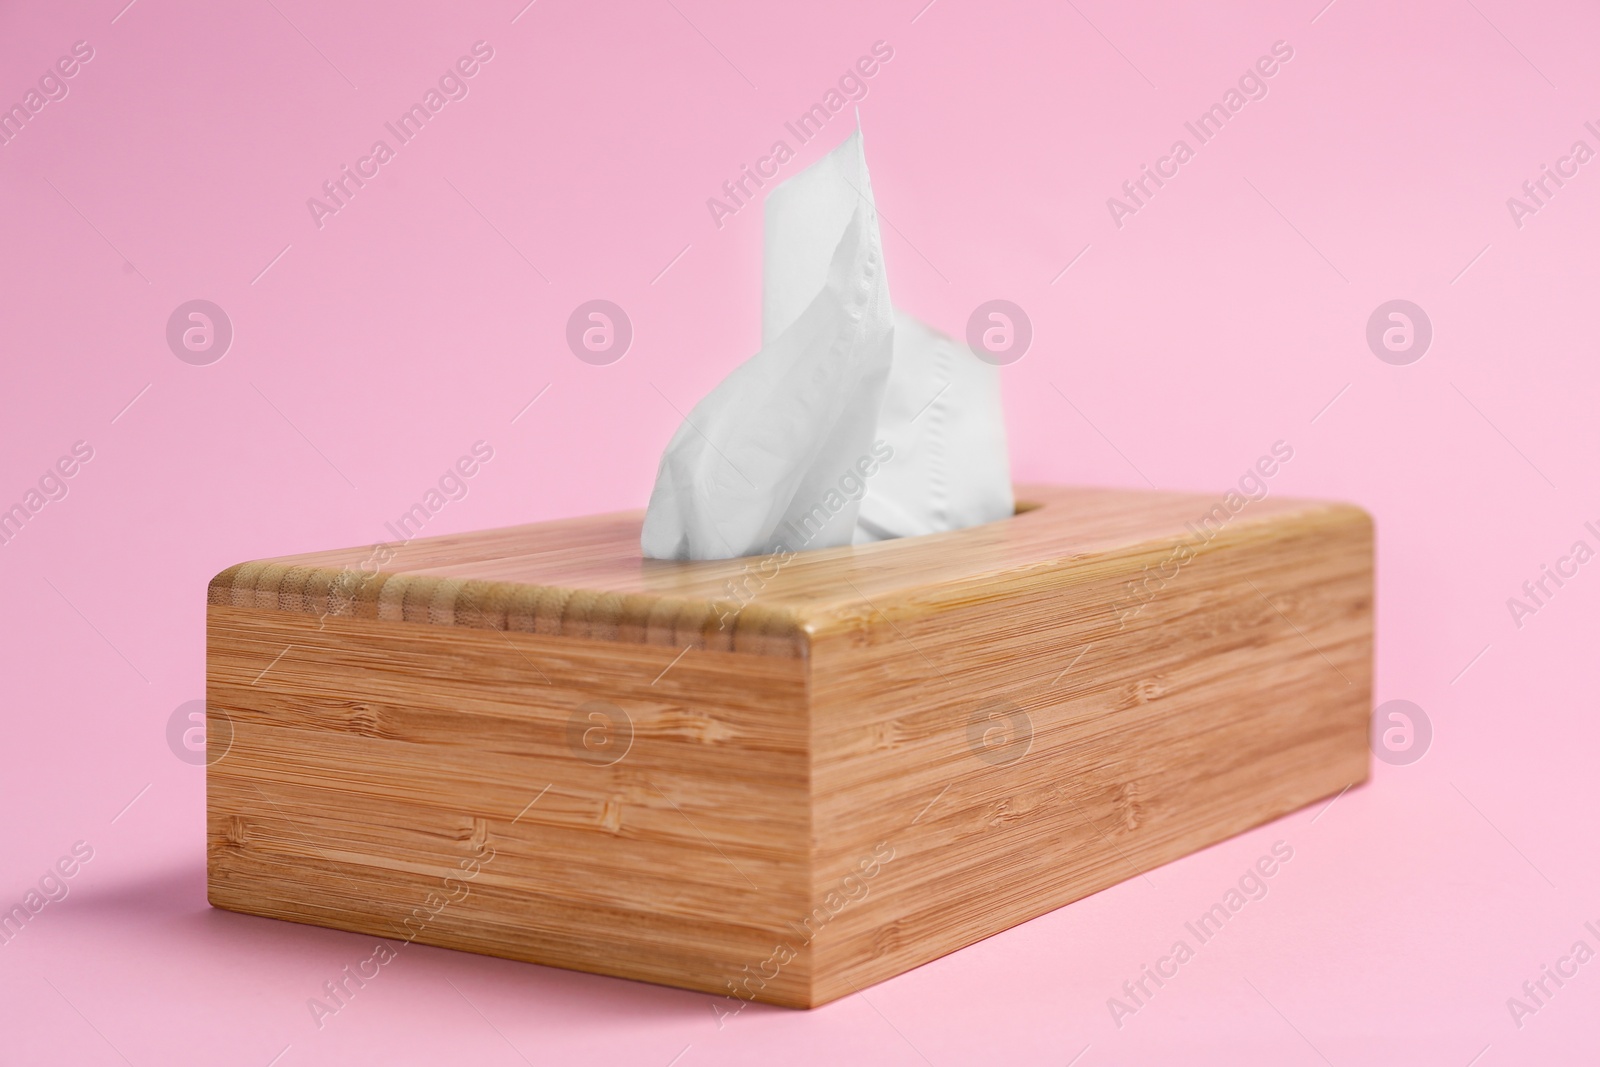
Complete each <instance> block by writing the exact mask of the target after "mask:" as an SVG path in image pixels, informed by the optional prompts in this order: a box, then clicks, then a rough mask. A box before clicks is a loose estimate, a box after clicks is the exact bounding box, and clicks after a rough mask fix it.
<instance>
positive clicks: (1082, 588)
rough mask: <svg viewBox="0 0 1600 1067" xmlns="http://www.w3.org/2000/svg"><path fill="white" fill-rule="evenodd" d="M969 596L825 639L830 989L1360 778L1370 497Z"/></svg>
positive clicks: (882, 604) (820, 791)
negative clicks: (1359, 506)
mask: <svg viewBox="0 0 1600 1067" xmlns="http://www.w3.org/2000/svg"><path fill="white" fill-rule="evenodd" d="M970 593H971V595H970V596H969V597H966V598H965V603H964V605H963V606H961V607H958V608H956V609H953V610H946V611H939V612H926V611H920V610H918V609H917V607H916V605H915V604H913V603H910V602H908V601H904V602H898V603H897V602H894V601H876V602H874V603H872V604H870V605H869V604H863V605H862V610H861V614H860V616H859V619H858V621H857V623H856V624H855V625H853V626H850V625H847V626H842V627H840V628H838V629H835V630H833V631H831V632H829V633H828V634H825V635H819V637H818V639H817V640H816V642H815V643H814V645H813V649H812V670H813V682H812V688H813V709H812V714H813V730H814V735H813V745H814V748H815V756H814V760H815V765H814V769H813V776H814V782H815V786H814V789H815V796H816V800H815V803H816V816H815V818H816V836H817V846H816V853H815V856H814V865H815V876H814V880H813V894H814V897H813V899H814V901H815V902H817V904H818V910H817V914H818V916H819V918H820V919H821V920H822V921H821V922H819V924H818V927H819V928H818V930H817V932H816V935H815V939H814V943H813V947H814V950H815V952H816V958H815V968H816V976H815V993H816V1001H817V1002H818V1003H821V1002H825V1001H827V1000H829V999H832V998H834V997H837V996H841V995H844V994H846V993H849V992H852V991H853V990H854V989H856V988H858V987H861V986H865V985H866V984H868V983H871V982H874V981H879V980H882V979H884V978H887V977H890V976H892V975H894V974H898V973H900V972H902V971H904V970H907V969H909V968H911V967H914V966H916V965H918V964H921V963H925V962H927V961H928V960H931V959H934V958H936V957H938V956H941V955H943V954H945V953H947V952H950V951H952V950H954V949H957V948H960V947H962V946H964V945H968V944H970V943H972V942H974V941H977V940H979V939H981V938H984V937H987V936H989V935H991V934H994V933H997V932H999V931H1001V930H1004V929H1007V928H1008V927H1010V926H1013V925H1015V924H1017V923H1019V922H1022V921H1025V920H1027V919H1029V918H1032V917H1034V916H1037V915H1040V914H1042V913H1044V912H1046V911H1049V910H1051V909H1053V908H1056V907H1059V906H1061V905H1063V904H1066V903H1069V902H1071V901H1073V900H1077V899H1079V898H1081V897H1084V896H1086V895H1088V894H1091V893H1094V892H1097V891H1099V890H1101V889H1104V888H1106V887H1108V886H1111V885H1114V884H1115V883H1117V882H1120V881H1122V880H1124V879H1126V878H1129V877H1132V876H1133V875H1135V874H1137V873H1139V872H1142V871H1145V870H1148V869H1150V868H1152V867H1155V866H1158V865H1160V864H1162V863H1166V862H1168V861H1170V860H1173V859H1176V858H1178V857H1180V856H1183V855H1185V854H1187V853H1189V852H1192V851H1194V850H1196V849H1199V848H1202V847H1204V846H1206V845H1209V844H1212V843H1214V842H1216V841H1219V840H1222V839H1223V838H1226V837H1228V836H1230V835H1233V834H1236V833H1238V832H1240V831H1242V830H1245V829H1248V828H1249V827H1252V826H1255V825H1258V824H1260V823H1262V822H1265V821H1267V820H1270V819H1272V818H1275V817H1277V816H1280V815H1283V814H1285V813H1287V812H1290V811H1293V810H1295V809H1296V808H1299V807H1302V806H1304V805H1306V804H1308V803H1310V802H1311V801H1313V800H1316V799H1317V798H1319V797H1324V796H1328V795H1330V794H1335V793H1338V792H1339V791H1340V790H1342V789H1343V788H1345V787H1346V786H1348V785H1350V784H1353V783H1357V782H1361V781H1364V780H1365V779H1366V777H1367V772H1368V749H1367V731H1368V722H1369V716H1370V704H1371V672H1372V606H1373V573H1372V527H1371V523H1370V520H1368V519H1367V517H1366V516H1365V514H1364V513H1362V512H1359V511H1357V510H1356V509H1353V508H1334V509H1324V510H1322V511H1321V512H1320V513H1316V514H1310V515H1300V516H1286V517H1284V518H1282V519H1275V520H1274V521H1272V522H1270V523H1259V524H1255V525H1253V526H1251V527H1249V528H1248V529H1244V528H1236V529H1235V530H1233V531H1231V532H1230V533H1228V534H1227V535H1219V536H1217V537H1215V538H1214V539H1213V540H1212V541H1211V542H1209V543H1198V542H1197V543H1195V544H1194V545H1191V546H1190V547H1189V548H1188V549H1187V550H1181V551H1180V550H1179V549H1177V548H1176V547H1175V546H1174V545H1173V544H1171V543H1166V544H1157V545H1151V544H1149V543H1146V544H1144V545H1142V546H1138V547H1134V548H1130V549H1129V550H1128V551H1126V552H1122V553H1107V554H1101V555H1096V556H1093V557H1089V558H1085V559H1083V560H1081V561H1078V562H1076V563H1073V564H1069V565H1066V566H1062V567H1053V568H1044V569H1040V570H1037V571H1033V572H1024V573H1019V574H1017V575H1015V576H1012V577H1011V578H1008V579H1006V580H1004V581H1002V582H997V583H994V584H992V585H986V586H982V587H974V588H972V589H971V590H970Z"/></svg>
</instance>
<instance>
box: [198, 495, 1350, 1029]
mask: <svg viewBox="0 0 1600 1067" xmlns="http://www.w3.org/2000/svg"><path fill="white" fill-rule="evenodd" d="M1017 497H1018V500H1019V501H1024V502H1026V503H1025V504H1023V505H1022V507H1023V508H1025V509H1026V510H1022V511H1021V513H1020V514H1018V515H1017V516H1016V517H1014V518H1012V519H1009V520H1005V521H1003V522H998V523H992V524H989V525H986V526H981V527H975V528H972V529H969V530H964V531H959V532H956V533H951V534H940V535H935V536H931V537H925V538H915V539H908V540H905V541H898V542H884V543H881V544H875V545H868V546H861V547H857V548H842V549H826V550H820V551H815V552H807V553H804V554H801V555H799V556H796V557H795V558H793V559H792V560H790V561H788V562H787V563H785V564H784V565H782V566H778V567H773V566H770V565H769V566H768V567H767V571H768V572H770V573H769V574H768V575H767V576H765V577H763V572H762V570H761V566H762V561H761V560H729V561H717V562H706V563H700V562H694V563H685V562H658V561H647V560H643V559H641V558H640V556H639V548H638V532H639V523H640V517H641V515H640V513H638V512H632V513H625V514H621V515H611V516H600V517H594V518H584V519H572V520H563V521H560V522H554V523H541V524H535V525H532V526H522V527H512V528H508V529H504V530H493V531H486V532H482V533H476V534H462V535H451V536H446V537H437V538H429V539H426V540H418V541H414V542H411V543H409V544H407V545H405V546H404V547H402V548H400V549H399V550H398V552H397V554H396V555H395V557H394V558H393V559H391V560H388V561H386V562H385V563H383V565H382V566H381V567H379V568H377V572H376V574H374V575H371V576H368V575H367V574H365V573H364V572H362V570H361V567H362V564H363V563H365V562H367V561H369V560H370V559H371V555H372V549H371V546H364V547H359V548H352V549H348V550H338V551H331V552H317V553H308V554H303V555H297V556H286V557H282V558H279V559H275V560H267V561H260V562H255V563H247V564H241V565H240V566H238V567H233V568H229V569H228V570H227V571H224V572H223V573H222V574H220V575H218V576H217V577H216V579H214V580H213V581H212V583H211V585H210V588H209V591H208V601H209V607H208V637H207V649H208V652H207V703H208V706H209V708H210V709H211V712H212V714H213V715H218V714H219V713H221V714H224V715H225V716H226V718H227V720H228V722H229V724H230V725H231V732H228V733H227V734H224V733H223V732H221V731H208V735H209V744H210V745H211V753H210V757H211V760H212V762H211V764H210V766H209V768H208V794H207V806H208V820H207V838H208V884H209V893H210V898H211V900H212V902H213V903H214V904H217V905H218V906H221V907H226V908H232V909H234V910H239V911H246V912H251V913H254V914H261V915H269V916H273V917H277V918H284V919H292V920H295V921H300V922H310V923H316V924H320V925H324V926H332V927H336V928H340V929H346V930H355V931H359V932H362V933H367V934H371V935H374V936H379V937H386V938H392V939H394V938H398V939H401V940H404V939H407V938H410V937H414V938H415V939H416V940H418V941H422V942H426V943H431V944H438V945H444V946H447V947H453V948H461V949H467V950H471V951H476V952H483V953H488V954H492V955H500V956H506V957H509V958H514V959H523V960H531V961H535V962H540V963H547V964H553V965H556V966H562V967H570V968H574V969H579V970H588V971H595V972H599V973H604V974H612V975H620V976H623V977H629V978H638V979H643V980H647V981H653V982H660V983H664V984H669V985H676V986H682V987H686V988H691V989H699V990H704V991H707V992H712V993H717V994H721V995H723V996H724V997H728V998H730V999H728V1000H726V1001H719V1003H723V1004H727V1005H732V1006H734V1007H737V1005H738V1003H739V1002H741V1001H743V1000H745V999H756V1000H762V1001H767V1002H771V1003H776V1004H784V1005H788V1006H797V1007H804V1006H813V1005H816V1004H820V1003H825V1002H826V1001H828V1000H832V999H834V998H836V997H839V996H843V995H846V994H849V993H851V992H853V991H854V990H855V989H857V988H862V987H865V986H866V985H868V984H870V983H872V982H877V981H881V980H883V979H884V978H887V977H890V976H892V975H895V974H899V973H902V972H903V971H905V970H907V969H909V968H911V967H915V966H917V965H919V964H921V963H925V962H927V961H929V960H931V959H934V958H936V957H938V956H940V955H943V954H944V953H947V952H950V951H954V950H956V949H958V948H961V947H963V946H964V945H968V944H971V943H972V942H974V941H976V940H979V939H981V938H983V937H987V936H989V935H991V934H994V933H996V932H998V931H1000V930H1003V929H1006V928H1008V927H1010V926H1013V925H1015V924H1016V923H1019V922H1022V921H1025V920H1026V919H1029V918H1032V917H1034V916H1037V915H1039V914H1042V913H1044V912H1046V911H1049V910H1051V909H1053V908H1055V907H1059V906H1061V905H1062V904H1065V903H1068V902H1070V901H1072V900H1076V899H1079V898H1081V897H1083V896H1085V895H1087V894H1089V893H1093V892H1097V891H1099V890H1101V889H1105V888H1107V887H1109V886H1111V885H1114V884H1116V883H1117V882H1119V881H1122V880H1124V879H1127V878H1130V877H1133V876H1135V875H1136V874H1138V873H1140V872H1143V871H1147V870H1149V869H1151V868H1153V867H1156V866H1159V865H1160V864H1163V863H1166V862H1169V861H1171V860H1174V859H1177V858H1179V857H1181V856H1183V855H1185V854H1187V853H1189V852H1192V851H1194V850H1195V849H1197V848H1201V847H1204V846H1206V845H1209V844H1212V843H1215V842H1216V841H1219V840H1222V839H1224V838H1226V837H1228V836H1230V835H1232V834H1236V833H1239V832H1241V831H1243V830H1245V829H1248V828H1249V827H1252V826H1255V825H1258V824H1260V823H1262V822H1264V821H1267V820H1269V819H1273V818H1276V817H1278V816H1281V815H1283V814H1285V813H1287V812H1290V811H1293V810H1295V809H1296V808H1299V807H1302V806H1304V805H1305V804H1308V803H1310V802H1312V801H1314V800H1316V799H1318V798H1320V797H1325V796H1330V795H1333V794H1335V793H1337V792H1339V791H1340V790H1341V789H1343V788H1345V787H1346V786H1348V785H1351V784H1353V783H1357V782H1360V781H1362V780H1364V779H1365V778H1366V775H1367V727H1368V716H1369V708H1370V696H1371V660H1372V527H1371V522H1370V520H1369V519H1368V518H1367V516H1366V515H1365V514H1364V513H1363V512H1361V511H1360V510H1359V509H1356V508H1353V507H1349V506H1346V505H1340V504H1330V503H1323V502H1314V501H1296V500H1285V499H1278V498H1268V499H1265V500H1261V501H1254V502H1251V503H1250V504H1248V505H1247V506H1246V507H1245V508H1244V509H1243V510H1242V511H1241V512H1240V513H1238V514H1237V515H1234V516H1232V517H1231V518H1230V519H1229V521H1228V522H1227V523H1226V524H1225V525H1224V526H1223V527H1222V528H1221V529H1220V531H1218V532H1217V533H1216V534H1215V536H1214V537H1212V538H1211V539H1210V540H1209V541H1206V542H1204V543H1203V544H1200V545H1199V546H1198V547H1197V548H1196V549H1195V551H1194V555H1193V557H1192V558H1191V559H1189V560H1188V561H1187V562H1186V563H1184V564H1183V565H1182V566H1181V567H1178V568H1177V569H1176V573H1175V575H1174V576H1172V577H1170V578H1168V579H1167V580H1165V581H1164V582H1161V583H1160V584H1159V585H1156V586H1155V587H1154V590H1155V591H1154V593H1153V595H1151V596H1150V597H1149V598H1148V599H1143V598H1142V594H1141V595H1136V596H1132V598H1131V599H1130V596H1131V594H1130V589H1133V590H1138V589H1140V588H1142V589H1144V590H1145V592H1149V591H1150V589H1151V588H1152V586H1151V579H1150V575H1151V573H1152V569H1155V570H1156V571H1157V572H1161V573H1171V572H1172V570H1173V566H1172V563H1171V560H1172V551H1173V545H1174V544H1175V543H1177V542H1179V541H1180V540H1183V539H1188V538H1190V537H1191V531H1190V529H1189V528H1188V527H1187V525H1186V524H1188V523H1191V522H1193V521H1195V520H1198V519H1199V518H1200V516H1201V515H1203V514H1204V513H1205V512H1206V511H1207V510H1208V509H1209V508H1211V507H1212V505H1213V504H1214V503H1215V498H1211V497H1201V496H1192V495H1184V494H1164V493H1145V492H1128V491H1121V490H1110V489H1081V488H1080V489H1063V488H1055V487H1047V486H1019V487H1018V489H1017ZM752 574H754V575H756V577H757V578H758V579H759V584H757V582H756V581H754V580H752V579H751V577H750V576H751V575H752ZM730 581H731V582H735V583H736V584H737V583H743V585H744V587H745V588H746V590H747V591H751V590H753V596H751V597H750V598H749V599H748V602H747V603H745V604H744V605H743V606H742V607H741V608H739V610H737V612H736V613H735V615H734V616H733V617H732V619H731V621H728V622H727V624H726V625H719V623H720V621H721V620H723V619H726V618H727V615H726V612H727V609H728V607H729V606H730V605H733V606H737V605H738V603H739V600H738V598H737V597H736V596H735V595H734V594H732V593H730V591H729V588H728V584H727V583H729V582H730ZM1141 583H1143V584H1142V586H1141ZM1130 605H1134V606H1137V608H1138V610H1136V611H1134V610H1130ZM596 700H600V701H603V702H605V704H606V705H607V706H609V707H613V708H616V709H619V710H620V712H621V713H623V714H624V715H625V716H626V718H627V720H628V722H629V730H630V731H631V733H630V735H629V747H628V748H627V750H626V752H625V754H624V755H623V756H622V758H620V759H617V760H616V761H615V762H611V763H603V762H600V761H597V760H594V759H587V758H583V753H582V752H580V751H579V750H578V749H577V748H575V742H574V736H575V735H574V734H573V733H572V729H573V727H572V724H573V722H574V721H575V719H577V718H578V717H580V716H581V715H582V714H583V709H585V708H587V707H590V706H592V702H594V701H596ZM995 729H999V733H1000V734H1001V735H1005V734H1007V731H1009V734H1010V736H1009V737H1006V736H1001V737H1000V738H999V741H1000V743H999V744H998V746H997V747H993V748H991V747H990V745H989V741H990V734H991V733H993V732H994V731H995ZM1024 733H1025V734H1026V738H1025V743H1023V739H1022V736H1021V735H1022V734H1024ZM491 852H492V855H493V858H492V859H490V860H488V861H487V862H481V861H480V862H481V869H479V870H478V871H477V873H475V874H474V875H473V876H472V877H471V879H470V881H469V882H467V883H464V884H465V886H466V890H467V891H466V892H465V893H464V895H463V896H461V897H460V898H459V899H451V900H449V901H448V902H447V903H446V905H445V906H444V907H442V908H440V909H439V910H437V911H434V910H433V908H432V905H431V904H429V903H427V902H428V901H433V902H435V903H437V902H438V900H439V898H440V895H441V888H440V887H441V886H442V885H445V884H447V883H446V882H445V879H447V878H452V877H453V878H455V879H456V886H457V887H458V888H459V887H460V886H462V885H463V883H462V882H461V880H460V879H461V874H460V872H461V871H462V870H463V864H465V863H467V862H469V861H470V860H471V858H472V857H482V856H486V855H489V854H490V853H491ZM870 857H876V862H875V863H874V864H873V870H874V873H873V874H872V875H870V876H869V877H867V878H862V877H861V871H862V870H863V869H864V866H865V865H866V864H867V863H868V859H869V858H870ZM884 857H888V858H884ZM851 878H854V882H853V883H852V882H851V881H850V879H851ZM850 885H854V886H855V887H856V888H857V889H859V888H860V887H862V886H865V891H864V892H862V893H860V895H859V896H856V895H855V890H850V891H849V892H848V893H846V892H845V890H844V889H842V887H846V886H850ZM841 894H844V895H845V896H848V897H849V899H846V900H845V901H844V903H843V905H842V906H839V907H835V905H837V904H838V903H839V901H840V900H841V899H843V897H842V896H841ZM419 908H421V910H422V911H423V912H424V913H426V915H427V918H426V921H425V922H422V921H419V920H417V919H416V918H415V916H416V914H417V912H418V909H419ZM408 917H411V918H410V920H409V925H407V924H408ZM419 925H420V929H419V928H418V927H419ZM780 960H781V962H779V961H780ZM727 1010H732V1008H729V1009H727Z"/></svg>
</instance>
